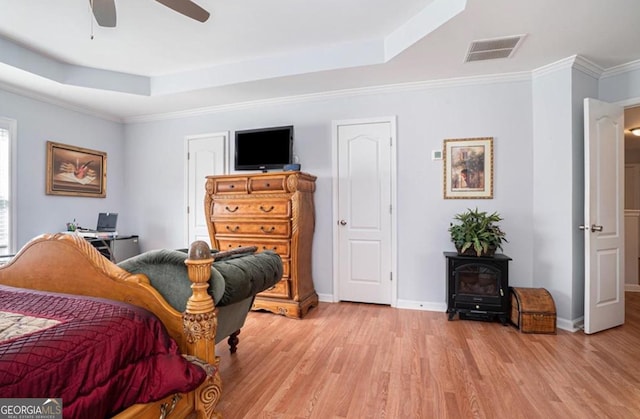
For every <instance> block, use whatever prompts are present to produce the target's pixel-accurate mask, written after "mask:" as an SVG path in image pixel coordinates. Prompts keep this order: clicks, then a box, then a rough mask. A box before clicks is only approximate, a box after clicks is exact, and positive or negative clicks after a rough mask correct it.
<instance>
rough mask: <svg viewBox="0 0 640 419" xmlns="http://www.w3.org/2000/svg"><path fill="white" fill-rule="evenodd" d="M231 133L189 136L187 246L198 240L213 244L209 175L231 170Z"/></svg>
mask: <svg viewBox="0 0 640 419" xmlns="http://www.w3.org/2000/svg"><path fill="white" fill-rule="evenodd" d="M228 137H229V136H228V134H227V133H221V134H211V135H207V136H198V137H191V138H187V171H188V176H187V179H188V186H187V191H188V198H187V222H188V227H187V232H188V233H187V234H188V240H187V243H186V245H187V246H188V245H189V244H190V243H192V242H194V241H196V240H203V241H205V242H207V243H209V246H211V241H210V240H209V231H208V229H207V219H206V215H207V214H206V212H205V208H204V196H205V183H206V176H208V175H221V174H225V173H227V162H228V159H227V150H228V146H227V145H228Z"/></svg>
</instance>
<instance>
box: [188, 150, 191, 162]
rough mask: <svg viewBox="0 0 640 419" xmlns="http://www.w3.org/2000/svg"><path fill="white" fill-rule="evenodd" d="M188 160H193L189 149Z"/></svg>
mask: <svg viewBox="0 0 640 419" xmlns="http://www.w3.org/2000/svg"><path fill="white" fill-rule="evenodd" d="M187 160H191V152H189V151H187Z"/></svg>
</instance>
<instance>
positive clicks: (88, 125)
mask: <svg viewBox="0 0 640 419" xmlns="http://www.w3.org/2000/svg"><path fill="white" fill-rule="evenodd" d="M0 115H2V116H3V117H6V118H10V119H14V120H16V121H17V128H18V129H17V144H16V145H17V191H15V194H14V199H16V200H17V211H16V212H17V214H14V215H15V216H16V217H17V225H16V232H17V245H18V248H20V247H22V246H23V245H24V244H25V243H26V242H27V241H28V240H30V239H31V238H33V237H35V236H37V235H39V234H42V233H49V232H58V231H61V230H64V229H65V223H66V222H68V221H72V220H73V219H74V218H75V219H76V221H78V222H79V223H80V224H81V225H83V226H93V227H95V225H96V222H97V219H98V212H100V211H114V212H120V213H122V217H121V218H122V219H123V220H125V222H123V224H122V225H121V227H122V228H123V229H127V228H128V227H127V226H126V219H127V208H128V207H125V206H123V197H124V191H123V185H124V184H125V173H124V171H125V166H124V161H123V138H124V130H123V128H122V125H121V124H119V123H115V122H110V121H105V120H104V119H100V118H96V117H93V116H88V115H86V114H84V113H80V112H75V111H72V110H68V109H65V108H62V107H60V106H57V105H54V104H50V103H45V102H42V101H39V100H36V99H32V98H28V97H25V96H21V95H17V94H13V93H10V92H7V91H4V90H0ZM47 141H55V142H59V143H64V144H70V145H73V146H78V147H84V148H89V149H93V150H99V151H105V152H106V153H107V170H108V176H107V197H106V198H80V197H68V196H53V195H46V194H45V189H46V188H45V181H46V166H47V161H46V158H47V157H46V155H47V146H46V143H47ZM14 250H15V249H14Z"/></svg>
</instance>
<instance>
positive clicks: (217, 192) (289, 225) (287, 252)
mask: <svg viewBox="0 0 640 419" xmlns="http://www.w3.org/2000/svg"><path fill="white" fill-rule="evenodd" d="M315 181H316V177H315V176H311V175H309V174H306V173H302V172H269V173H260V174H247V175H243V174H233V175H223V176H207V183H206V191H207V192H206V196H205V213H206V214H208V217H207V227H208V228H209V236H210V238H211V243H212V244H213V246H215V247H217V248H218V249H219V250H228V249H232V248H235V247H241V246H258V250H259V251H264V250H272V251H275V252H276V253H278V254H279V255H280V256H281V257H282V263H283V266H284V273H283V277H282V280H281V281H280V282H278V283H277V284H276V285H275V286H274V287H272V288H270V289H268V290H266V291H263V292H261V293H260V294H258V295H257V297H256V300H255V302H254V304H253V309H254V310H269V311H271V312H273V313H278V314H283V315H285V316H288V317H294V318H302V317H303V316H304V315H305V314H306V313H307V311H309V309H310V308H311V307H314V306H317V305H318V294H316V292H315V289H314V286H313V278H312V276H311V245H312V242H313V230H314V227H315V214H314V205H313V192H314V191H315V187H316V186H315Z"/></svg>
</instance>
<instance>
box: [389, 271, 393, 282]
mask: <svg viewBox="0 0 640 419" xmlns="http://www.w3.org/2000/svg"><path fill="white" fill-rule="evenodd" d="M389 281H393V272H389Z"/></svg>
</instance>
